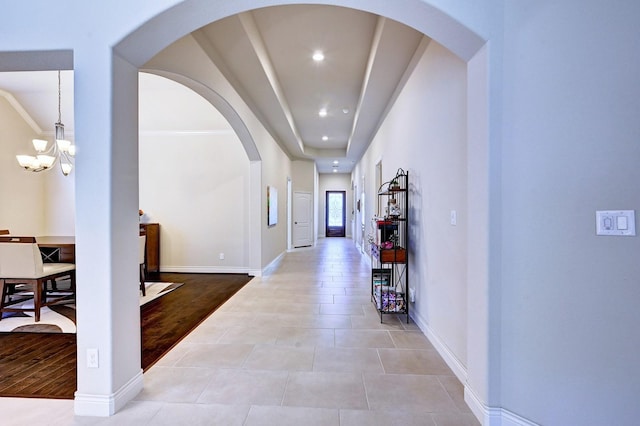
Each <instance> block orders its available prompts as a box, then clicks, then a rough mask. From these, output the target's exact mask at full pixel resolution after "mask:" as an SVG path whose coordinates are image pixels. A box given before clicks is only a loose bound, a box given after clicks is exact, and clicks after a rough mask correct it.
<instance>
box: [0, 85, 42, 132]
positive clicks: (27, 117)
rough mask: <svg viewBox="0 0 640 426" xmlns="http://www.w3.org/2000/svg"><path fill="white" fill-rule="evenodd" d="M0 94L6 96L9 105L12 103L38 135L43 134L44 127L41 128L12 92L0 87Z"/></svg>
mask: <svg viewBox="0 0 640 426" xmlns="http://www.w3.org/2000/svg"><path fill="white" fill-rule="evenodd" d="M0 96H2V97H3V98H5V99H6V100H7V102H9V105H11V106H12V107H13V109H15V110H16V112H17V113H18V115H19V116H20V117H22V119H23V120H24V121H25V122H26V123H27V124H28V125H29V127H31V129H32V130H33V131H34V132H35V133H37V134H38V135H42V129H41V128H40V126H38V123H36V122H35V120H34V119H33V118H31V116H30V115H29V113H28V112H27V110H25V109H24V108H23V107H22V104H21V103H20V102H18V100H17V99H16V98H15V97H14V96H13V95H12V94H11V93H9V92H6V91H4V90H2V89H0Z"/></svg>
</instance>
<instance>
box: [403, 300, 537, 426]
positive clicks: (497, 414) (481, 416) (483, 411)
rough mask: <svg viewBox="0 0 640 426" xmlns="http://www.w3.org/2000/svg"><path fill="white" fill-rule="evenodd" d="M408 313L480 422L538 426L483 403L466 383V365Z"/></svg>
mask: <svg viewBox="0 0 640 426" xmlns="http://www.w3.org/2000/svg"><path fill="white" fill-rule="evenodd" d="M409 313H411V314H412V315H411V318H412V319H413V321H414V322H415V323H416V325H417V326H418V327H419V328H420V330H421V331H422V332H423V333H424V335H425V336H427V339H429V341H430V342H431V344H432V345H433V346H434V347H435V348H436V351H438V353H439V354H440V356H441V357H442V359H444V362H446V363H447V365H448V366H449V368H451V370H452V371H453V374H455V375H456V377H457V378H458V380H460V382H461V383H462V384H464V402H466V403H467V405H468V406H469V408H470V409H471V412H472V413H473V415H474V416H476V418H477V419H478V421H479V422H480V423H482V424H483V425H484V426H538V425H537V424H536V423H533V422H531V421H529V420H527V419H525V418H523V417H520V416H518V415H517V414H515V413H512V412H510V411H508V410H505V409H503V408H495V407H488V406H486V405H484V404H483V403H482V401H480V399H479V398H478V397H477V396H476V394H475V393H474V392H473V389H471V388H470V387H469V385H468V383H467V369H466V367H465V366H464V365H463V364H462V363H461V362H460V360H458V358H456V356H455V355H454V354H453V352H451V350H449V348H448V347H447V345H445V344H444V342H443V341H442V340H441V339H440V338H439V337H438V335H437V334H436V333H434V332H433V330H432V329H431V328H430V327H429V326H428V325H427V323H426V321H425V320H424V319H423V318H422V317H420V316H419V315H416V314H415V312H413V313H412V312H411V309H409Z"/></svg>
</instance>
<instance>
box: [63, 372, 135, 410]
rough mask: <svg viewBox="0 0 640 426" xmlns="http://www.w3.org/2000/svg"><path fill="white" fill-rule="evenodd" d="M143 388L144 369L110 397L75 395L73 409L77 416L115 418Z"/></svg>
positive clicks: (78, 393) (77, 393)
mask: <svg viewBox="0 0 640 426" xmlns="http://www.w3.org/2000/svg"><path fill="white" fill-rule="evenodd" d="M142 386H143V378H142V369H140V372H139V373H138V374H136V375H135V376H134V377H133V378H132V379H131V380H129V381H128V382H127V383H125V384H124V386H122V387H121V388H120V389H118V390H117V391H116V392H114V393H112V394H110V395H92V394H86V393H80V392H76V393H75V398H74V402H73V409H74V412H75V414H76V415H77V416H93V417H109V416H113V415H114V414H115V413H116V412H118V411H119V410H120V409H121V408H122V407H124V406H125V405H126V404H127V402H129V401H131V400H132V399H133V398H134V397H135V396H136V395H138V394H139V393H140V391H141V390H142Z"/></svg>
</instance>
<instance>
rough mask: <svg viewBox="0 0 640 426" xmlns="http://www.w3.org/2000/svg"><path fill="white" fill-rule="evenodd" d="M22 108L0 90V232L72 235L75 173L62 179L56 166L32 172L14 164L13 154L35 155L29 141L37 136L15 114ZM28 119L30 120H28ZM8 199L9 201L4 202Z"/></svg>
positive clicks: (41, 135)
mask: <svg viewBox="0 0 640 426" xmlns="http://www.w3.org/2000/svg"><path fill="white" fill-rule="evenodd" d="M17 109H18V110H21V109H22V107H21V106H20V104H19V103H17V101H16V100H15V98H13V96H12V95H11V94H9V93H6V92H2V91H0V147H1V152H2V155H1V156H0V199H2V200H5V202H2V203H0V229H9V231H11V233H12V234H14V235H74V234H75V232H74V222H75V204H74V201H73V196H74V194H73V192H74V188H75V185H74V178H75V173H73V172H71V174H70V175H69V176H67V177H64V176H63V175H62V173H61V172H60V169H59V167H58V166H57V165H56V167H55V168H54V169H52V170H49V171H45V172H40V173H31V172H27V171H24V170H23V169H21V168H20V167H19V166H18V163H17V162H16V158H15V156H16V154H29V155H33V154H35V151H34V149H33V145H32V144H31V140H32V139H34V138H44V139H47V140H49V143H52V142H53V136H52V135H46V134H38V133H36V132H35V131H34V129H32V128H31V126H29V125H28V123H27V121H25V117H24V116H22V115H20V114H19V113H18V111H17ZM27 119H29V118H27ZM6 200H11V202H6Z"/></svg>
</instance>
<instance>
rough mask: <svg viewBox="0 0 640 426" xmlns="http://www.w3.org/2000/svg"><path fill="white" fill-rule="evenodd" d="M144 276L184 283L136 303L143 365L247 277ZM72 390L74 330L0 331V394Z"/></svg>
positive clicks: (50, 394)
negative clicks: (47, 331) (138, 307)
mask: <svg viewBox="0 0 640 426" xmlns="http://www.w3.org/2000/svg"><path fill="white" fill-rule="evenodd" d="M148 280H149V281H165V282H177V283H178V282H179V283H184V285H182V286H180V287H179V288H178V289H176V290H174V291H172V292H171V293H169V294H167V295H165V296H163V297H160V298H158V299H156V300H153V301H152V302H150V303H148V304H146V305H144V306H142V307H141V308H140V317H141V333H142V354H141V366H142V368H143V369H144V370H145V371H146V370H147V369H148V368H150V367H151V366H152V365H153V364H155V363H156V362H157V361H158V360H159V359H160V358H161V357H162V356H163V355H164V354H165V353H167V352H168V351H169V350H170V349H171V348H172V347H173V346H175V345H176V344H177V343H178V342H179V341H180V340H182V339H183V338H184V337H185V336H186V335H187V334H188V333H189V332H190V331H191V330H193V329H194V328H195V327H197V326H198V325H199V324H200V323H201V322H202V321H204V320H205V319H206V318H207V317H208V316H209V315H210V314H211V313H213V312H214V311H215V310H216V309H217V308H218V307H219V306H220V305H222V304H223V303H224V302H225V301H227V300H228V299H229V298H230V297H231V296H233V295H234V294H235V293H236V292H237V291H238V290H240V289H241V288H242V287H243V286H244V285H245V284H246V283H247V282H249V280H251V277H249V276H248V275H242V274H178V273H160V274H156V275H155V276H150V277H149V279H148ZM75 390H76V335H75V334H54V333H51V334H47V333H0V397H1V396H5V397H8V396H14V397H33V398H57V399H73V394H74V392H75Z"/></svg>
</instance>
